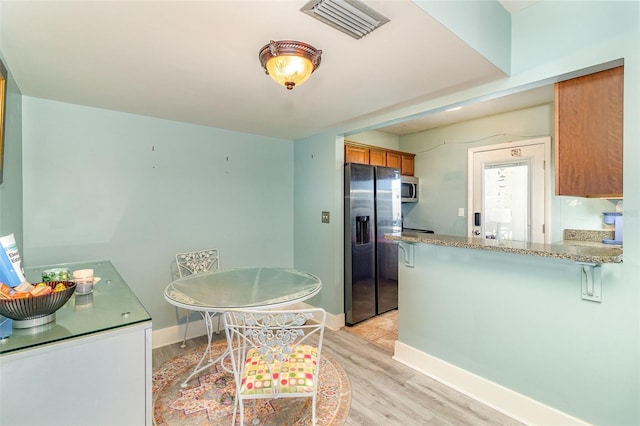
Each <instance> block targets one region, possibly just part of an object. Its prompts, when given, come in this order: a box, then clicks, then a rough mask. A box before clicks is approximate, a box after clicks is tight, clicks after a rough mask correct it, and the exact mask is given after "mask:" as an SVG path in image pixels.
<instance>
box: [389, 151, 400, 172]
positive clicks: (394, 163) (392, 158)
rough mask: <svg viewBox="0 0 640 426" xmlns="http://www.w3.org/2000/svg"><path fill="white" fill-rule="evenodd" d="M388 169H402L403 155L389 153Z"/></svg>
mask: <svg viewBox="0 0 640 426" xmlns="http://www.w3.org/2000/svg"><path fill="white" fill-rule="evenodd" d="M386 154H387V167H395V168H397V169H400V168H401V167H402V154H400V153H399V152H394V151H387V153H386Z"/></svg>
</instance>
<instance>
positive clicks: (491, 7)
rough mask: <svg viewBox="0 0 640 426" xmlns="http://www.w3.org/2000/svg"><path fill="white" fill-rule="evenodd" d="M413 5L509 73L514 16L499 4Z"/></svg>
mask: <svg viewBox="0 0 640 426" xmlns="http://www.w3.org/2000/svg"><path fill="white" fill-rule="evenodd" d="M414 3H415V4H417V5H418V6H419V7H421V8H422V9H424V10H425V11H426V12H427V13H428V14H430V15H431V16H432V17H434V18H435V19H437V20H438V21H439V22H440V23H442V25H444V26H445V27H447V28H448V29H449V30H450V31H453V32H454V33H456V34H457V35H458V37H460V38H461V39H462V40H464V41H465V42H466V43H467V44H468V45H469V46H471V47H473V48H474V49H475V50H477V51H478V52H479V53H480V54H481V55H482V56H484V57H485V58H487V59H489V60H490V61H491V62H493V63H494V65H496V66H497V67H498V68H500V69H501V70H502V71H504V72H505V73H506V74H509V70H510V64H511V62H510V58H511V15H510V14H509V12H507V11H506V10H505V8H504V7H502V5H501V4H500V3H498V2H497V1H486V0H484V1H434V0H427V1H424V0H414Z"/></svg>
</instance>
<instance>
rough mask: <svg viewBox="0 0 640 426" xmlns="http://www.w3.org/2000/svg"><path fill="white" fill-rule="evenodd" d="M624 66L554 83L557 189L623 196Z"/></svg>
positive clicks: (567, 192)
mask: <svg viewBox="0 0 640 426" xmlns="http://www.w3.org/2000/svg"><path fill="white" fill-rule="evenodd" d="M623 77H624V68H623V67H617V68H612V69H610V70H606V71H602V72H598V73H595V74H589V75H586V76H583V77H579V78H574V79H571V80H566V81H562V82H559V83H557V84H556V86H555V96H556V99H555V114H556V117H555V118H556V123H555V126H556V140H555V154H556V155H555V157H556V164H555V166H556V194H557V195H573V196H583V197H602V198H606V197H610V198H617V197H622V96H623Z"/></svg>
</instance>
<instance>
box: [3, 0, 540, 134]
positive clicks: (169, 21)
mask: <svg viewBox="0 0 640 426" xmlns="http://www.w3.org/2000/svg"><path fill="white" fill-rule="evenodd" d="M535 1H537V0H533V2H535ZM305 3H306V0H300V1H294V0H286V1H273V0H271V1H270V0H253V1H248V0H228V1H222V0H216V1H184V0H180V1H125V0H115V1H10V0H1V1H0V50H2V52H3V54H4V57H5V59H6V61H7V64H8V66H9V69H10V71H11V73H12V74H13V76H14V78H15V79H16V81H17V83H18V86H19V87H20V90H21V91H22V94H23V95H26V96H33V97H38V98H44V99H51V100H56V101H62V102H68V103H73V104H79V105H86V106H92V107H97V108H105V109H110V110H116V111H123V112H128V113H133V114H140V115H145V116H150V117H158V118H164V119H169V120H176V121H181V122H187V123H194V124H200V125H205V126H212V127H217V128H223V129H229V130H235V131H241V132H247V133H255V134H260V135H266V136H273V137H278V138H285V139H298V138H302V137H305V136H309V135H313V134H316V133H319V132H321V131H322V130H324V129H327V128H332V127H335V126H338V125H344V124H345V123H349V122H355V121H356V120H358V119H360V118H362V117H366V116H372V115H374V114H376V113H377V112H380V111H388V110H390V109H392V108H394V106H399V105H407V104H410V103H414V102H421V101H425V100H428V99H430V98H432V97H435V96H442V95H444V94H447V93H453V92H456V91H459V90H462V89H464V88H468V87H473V86H476V85H479V84H481V83H484V82H488V81H492V80H496V79H500V78H504V77H505V76H504V74H503V73H502V72H501V71H500V70H499V69H497V68H496V67H495V66H494V65H493V64H492V63H490V62H489V61H487V60H486V59H485V58H484V57H482V56H481V55H479V54H478V53H477V52H476V51H474V50H473V49H471V48H470V47H469V46H467V45H466V44H465V43H463V42H462V41H461V40H460V39H458V38H457V37H456V36H455V35H453V34H452V33H450V32H449V31H448V30H446V29H445V28H444V27H443V26H442V25H440V24H439V23H438V22H437V21H435V20H434V19H433V18H431V17H430V16H429V15H428V14H426V13H425V12H424V11H422V9H420V8H418V7H417V6H416V5H415V4H414V3H412V2H411V1H409V0H394V1H390V0H382V1H380V0H367V1H366V4H367V5H368V6H370V7H372V8H373V9H375V10H376V11H377V12H379V13H381V14H383V15H385V16H386V17H388V18H389V19H390V22H389V23H387V24H385V25H383V26H382V27H380V28H379V29H377V30H376V31H374V32H373V33H371V34H369V35H368V36H366V37H364V38H362V39H360V40H355V39H352V38H351V37H349V36H347V35H345V34H343V33H341V32H339V31H337V30H335V29H333V28H331V27H329V26H327V25H325V24H323V23H321V22H319V21H317V20H315V19H313V18H311V17H309V16H307V15H305V14H304V13H302V12H300V11H299V9H300V8H301V7H302V6H303V5H304V4H305ZM502 3H503V5H504V6H505V8H507V9H508V10H510V11H511V12H512V13H515V12H517V11H518V10H520V9H521V8H522V7H524V6H527V5H529V4H531V3H532V2H531V1H515V2H514V1H502ZM271 39H273V40H281V39H294V40H300V41H304V42H306V43H309V44H311V45H313V46H315V47H316V48H319V49H322V50H323V55H322V64H321V66H320V67H319V68H318V70H317V71H316V72H315V73H314V74H313V75H312V77H311V78H310V79H309V81H307V82H306V83H305V84H304V85H302V86H300V87H296V88H294V90H292V91H287V90H286V89H284V88H283V87H281V86H278V85H276V84H275V83H274V82H273V81H272V80H271V79H270V78H269V77H268V76H266V75H265V74H264V72H263V71H262V69H261V68H260V64H259V61H258V51H259V49H260V48H261V47H262V46H263V45H264V44H266V43H267V42H268V41H269V40H271ZM471 70H472V71H471ZM527 102H529V103H530V102H531V101H527ZM535 102H538V101H537V100H536V101H535ZM487 107H488V105H487ZM503 108H504V107H503ZM490 113H493V111H492V110H487V109H486V108H482V109H481V112H477V113H476V114H481V115H486V114H490ZM412 123H413V124H412ZM412 123H404V126H402V125H396V126H393V127H388V128H385V129H384V130H385V131H389V132H393V133H396V134H404V133H411V132H414V131H419V130H422V129H424V128H426V127H425V126H434V125H441V123H442V121H437V120H436V117H435V116H434V117H432V118H431V120H430V121H429V120H427V119H426V118H425V119H424V120H423V121H422V122H418V121H414V122H412Z"/></svg>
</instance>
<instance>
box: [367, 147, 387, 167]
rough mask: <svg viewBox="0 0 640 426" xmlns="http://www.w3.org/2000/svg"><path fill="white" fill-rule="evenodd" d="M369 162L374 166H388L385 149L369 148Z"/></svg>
mask: <svg viewBox="0 0 640 426" xmlns="http://www.w3.org/2000/svg"><path fill="white" fill-rule="evenodd" d="M369 164H371V165H372V166H387V153H386V152H385V150H384V149H373V148H372V149H370V150H369Z"/></svg>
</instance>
